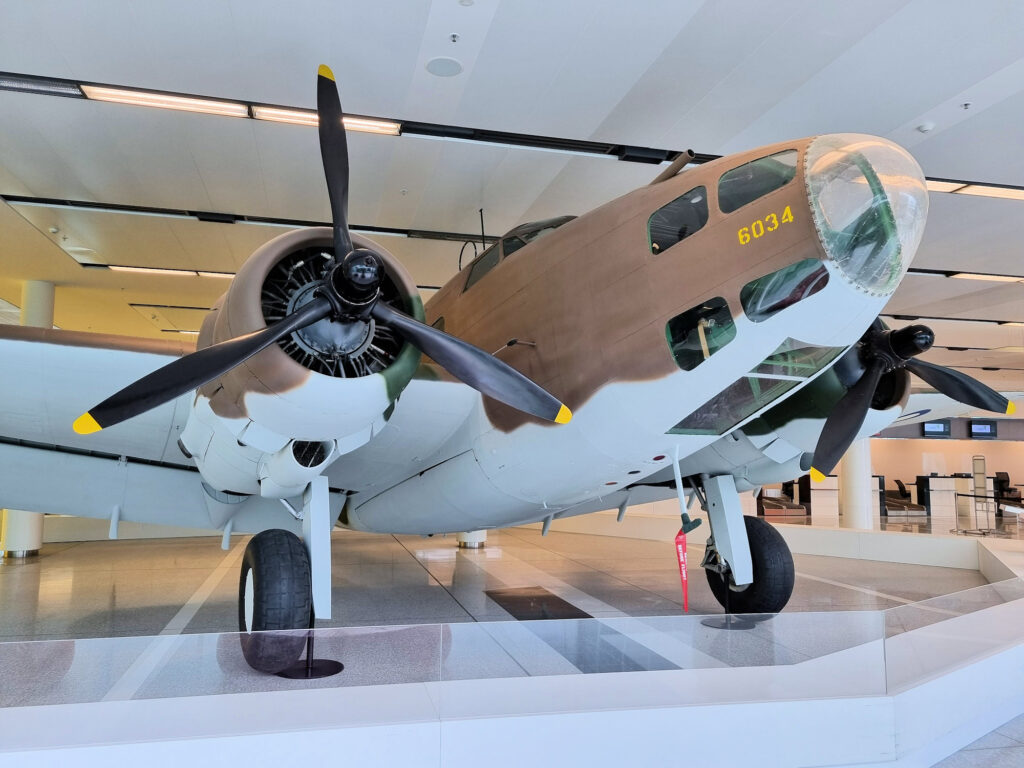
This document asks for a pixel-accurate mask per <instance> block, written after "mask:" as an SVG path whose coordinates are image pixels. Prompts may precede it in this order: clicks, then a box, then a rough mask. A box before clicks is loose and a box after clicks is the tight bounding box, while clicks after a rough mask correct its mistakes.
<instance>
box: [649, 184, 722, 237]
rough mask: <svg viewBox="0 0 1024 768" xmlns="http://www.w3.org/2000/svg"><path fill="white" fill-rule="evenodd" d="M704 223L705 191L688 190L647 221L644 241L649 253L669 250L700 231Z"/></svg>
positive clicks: (706, 198) (705, 218) (700, 188)
mask: <svg viewBox="0 0 1024 768" xmlns="http://www.w3.org/2000/svg"><path fill="white" fill-rule="evenodd" d="M707 221H708V195H707V190H706V189H705V188H704V187H696V188H694V189H691V190H690V191H689V192H687V193H686V194H685V195H682V196H680V197H677V198H676V199H675V200H673V201H672V202H671V203H669V204H668V205H663V206H662V207H661V208H659V209H658V210H656V211H655V212H654V213H653V214H652V215H651V218H650V219H648V220H647V240H648V242H649V244H650V248H651V253H662V252H664V251H666V250H668V249H669V248H671V247H672V246H673V245H675V244H676V243H678V242H679V241H680V240H682V239H684V238H687V237H689V236H690V235H692V234H693V233H694V232H696V231H697V230H699V229H700V228H701V227H703V226H704V225H705V224H706V223H707Z"/></svg>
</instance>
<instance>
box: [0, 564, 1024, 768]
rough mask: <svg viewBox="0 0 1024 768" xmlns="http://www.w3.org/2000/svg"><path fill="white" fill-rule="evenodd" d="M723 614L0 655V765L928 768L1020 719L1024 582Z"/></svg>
mask: <svg viewBox="0 0 1024 768" xmlns="http://www.w3.org/2000/svg"><path fill="white" fill-rule="evenodd" d="M713 619H719V621H718V622H717V623H716V622H715V621H714V620H713ZM720 619H721V617H707V616H661V617H650V618H624V619H623V618H615V619H572V620H550V621H523V622H494V623H471V622H467V623H462V624H440V625H438V624H432V625H413V626H393V627H363V628H344V629H323V630H317V631H316V635H315V636H316V655H317V656H318V657H324V658H332V659H337V660H340V661H342V662H344V664H345V670H344V672H342V673H341V674H339V675H336V676H334V677H328V678H323V679H321V680H316V681H296V680H286V679H283V678H278V677H274V676H268V675H264V674H260V673H256V672H254V671H252V670H251V669H249V668H248V667H247V666H246V664H245V662H244V660H243V659H242V655H241V650H240V645H239V638H238V636H237V635H235V634H202V635H168V636H161V637H129V638H102V639H90V640H61V641H40V642H26V643H4V644H0V680H3V685H2V686H0V754H2V755H3V758H5V759H8V760H13V759H14V758H16V757H26V758H28V759H31V760H32V761H33V764H36V765H51V764H52V765H58V764H61V765H67V764H86V761H94V762H95V761H104V762H106V763H109V764H126V763H127V762H128V761H129V760H130V761H133V762H134V761H137V762H140V763H141V762H143V761H144V762H145V764H147V765H148V766H162V765H171V764H174V765H180V764H181V762H182V761H193V762H195V761H199V764H204V761H209V760H210V758H211V756H212V755H222V756H225V755H231V757H232V759H244V760H249V759H251V760H259V761H260V762H262V763H266V762H267V761H268V760H273V759H278V758H280V759H282V760H288V761H295V760H305V759H309V760H313V759H327V758H334V759H338V758H339V757H340V756H344V758H345V759H346V761H348V762H353V763H354V764H362V763H369V762H370V761H371V760H372V761H373V762H374V763H375V764H385V765H390V764H397V761H399V760H401V761H402V764H404V765H410V766H420V765H430V766H436V765H445V766H470V765H474V766H475V765H478V764H479V760H480V759H481V757H480V756H481V755H484V754H486V756H487V757H486V759H487V762H488V764H489V765H495V766H504V765H509V766H511V765H520V764H522V763H523V761H534V762H535V764H538V765H544V764H555V763H557V762H565V763H566V764H583V763H586V764H590V765H622V764H624V763H625V764H633V765H640V764H644V765H654V764H668V765H671V764H679V763H680V762H681V758H682V756H684V755H685V757H686V760H687V762H689V761H690V760H702V759H707V760H716V761H717V762H718V763H719V764H735V765H741V764H744V765H745V764H755V763H756V764H759V765H872V764H879V763H886V764H896V765H900V764H903V765H911V764H914V765H917V764H921V765H926V764H930V763H928V762H922V760H923V759H926V758H927V759H939V758H941V757H942V756H944V755H946V754H949V753H951V752H952V751H955V750H956V749H958V748H959V747H961V746H963V745H964V744H966V743H969V742H970V741H972V740H973V739H974V738H977V737H978V736H979V735H981V734H982V733H985V732H987V731H988V730H991V729H992V728H994V727H996V726H998V725H999V724H1001V723H1002V722H1004V721H1006V720H1008V719H1010V718H1012V717H1014V716H1016V715H1017V714H1019V713H1020V712H1021V711H1024V684H1022V683H1024V581H1022V580H1020V579H1011V580H1007V581H1004V582H1000V583H997V584H991V585H987V586H984V587H979V588H976V589H972V590H967V591H965V592H960V593H956V594H953V595H947V596H944V597H940V598H935V599H933V600H929V601H926V602H922V603H915V604H911V605H906V606H901V607H899V608H895V609H892V610H889V611H861V612H831V613H783V614H778V615H774V616H758V617H753V618H752V620H750V621H747V622H742V623H739V622H737V623H733V624H731V625H730V624H726V627H725V628H721V621H720ZM89 764H92V763H91V762H90V763H89Z"/></svg>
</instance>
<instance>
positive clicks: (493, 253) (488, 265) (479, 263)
mask: <svg viewBox="0 0 1024 768" xmlns="http://www.w3.org/2000/svg"><path fill="white" fill-rule="evenodd" d="M499 257H500V253H499V251H498V244H497V243H495V244H494V245H492V246H491V247H490V248H488V249H487V250H486V251H484V252H483V253H482V254H480V256H479V257H478V258H477V260H476V261H474V262H473V266H472V267H470V268H469V277H468V278H466V287H465V288H463V290H464V291H468V290H469V289H470V288H472V287H473V286H474V285H476V284H477V283H478V282H480V278H482V277H483V276H484V275H486V274H487V273H488V272H490V271H491V270H492V269H494V268H495V267H496V266H498V260H499Z"/></svg>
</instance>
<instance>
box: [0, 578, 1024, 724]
mask: <svg viewBox="0 0 1024 768" xmlns="http://www.w3.org/2000/svg"><path fill="white" fill-rule="evenodd" d="M294 634H297V635H301V636H304V635H305V633H304V632H296V633H294ZM314 638H315V656H316V657H318V658H328V659H335V660H339V661H341V662H343V663H344V665H345V669H344V671H343V672H341V673H340V674H338V675H335V676H332V677H325V678H322V679H318V680H289V679H284V678H281V677H277V676H274V675H267V674H263V673H260V672H256V671H254V670H253V669H251V668H250V667H249V666H248V664H247V663H246V662H245V659H244V657H243V655H242V650H241V644H240V638H239V635H237V634H233V633H226V634H186V635H168V636H158V637H120V638H95V639H82V640H51V641H34V642H12V643H0V707H25V706H35V705H46V704H72V703H85V702H99V701H127V700H138V699H163V698H173V697H181V696H206V695H215V694H233V693H249V692H261V691H281V690H296V689H309V688H355V687H362V686H387V685H403V684H405V685H408V684H438V683H451V684H452V685H450V686H443V685H432V686H431V690H432V693H431V700H432V701H433V702H434V704H435V706H436V708H437V716H438V717H441V718H444V717H448V716H456V715H458V714H459V713H460V712H461V711H462V710H463V709H464V708H465V707H467V706H469V703H468V702H469V699H468V698H467V696H469V694H468V693H465V694H464V693H460V692H459V691H460V690H464V691H472V690H473V689H474V688H473V686H472V685H471V684H470V683H472V681H488V680H498V679H503V680H514V679H516V678H552V682H551V684H545V685H544V686H541V687H538V688H537V689H536V691H537V692H538V693H537V694H536V695H534V694H524V696H526V698H525V699H520V700H517V701H515V702H512V703H510V702H509V701H507V700H505V699H503V698H502V697H493V698H492V699H487V698H486V697H485V698H484V699H483V700H481V699H480V697H479V696H477V697H476V698H475V699H474V700H473V712H474V714H476V715H480V714H481V713H486V712H493V713H494V714H501V713H510V712H511V711H512V710H513V709H515V708H516V707H522V706H528V707H529V709H530V711H532V712H544V711H572V710H574V709H580V710H582V709H592V708H593V707H594V706H600V705H601V700H600V696H599V695H597V694H595V696H597V698H596V699H581V698H580V695H579V691H578V690H572V689H571V686H568V687H567V686H562V688H565V691H566V693H565V695H560V687H559V685H558V680H555V678H558V679H560V680H562V681H564V680H565V679H566V676H573V677H575V678H577V679H578V678H579V676H595V677H596V676H601V675H612V676H614V675H616V674H617V673H623V672H632V673H637V672H660V673H670V674H662V675H650V676H645V677H643V678H637V677H632V678H630V679H631V680H632V681H633V682H632V683H631V684H630V687H629V688H628V691H629V692H627V693H625V694H623V693H622V691H620V692H619V693H618V694H617V695H620V696H621V695H626V697H627V701H626V703H625V704H623V703H622V702H621V701H620V700H617V701H619V703H617V704H616V706H632V704H630V703H629V702H630V701H633V702H635V704H636V706H649V705H650V701H651V700H652V697H653V700H656V701H664V702H671V703H673V704H675V705H677V706H678V705H687V704H712V703H723V702H740V701H781V700H802V699H817V698H823V697H824V698H836V697H853V696H880V695H884V694H886V693H894V692H898V691H899V690H904V689H906V688H907V687H911V686H913V685H916V684H919V683H921V682H924V681H926V680H928V679H931V678H933V677H935V676H936V675H939V674H943V673H944V672H946V671H948V670H951V669H954V668H957V667H959V666H962V665H964V664H967V663H970V662H971V661H973V660H976V659H978V658H982V657H984V656H988V655H991V654H993V653H997V652H998V651H1000V650H1002V649H1005V648H1009V647H1012V646H1014V645H1017V644H1020V643H1021V642H1024V582H1022V581H1021V580H1019V579H1013V580H1010V581H1005V582H999V583H996V584H990V585H987V586H984V587H978V588H976V589H971V590H967V591H965V592H958V593H956V594H953V595H946V596H943V597H938V598H935V599H933V600H927V601H924V602H921V603H914V604H910V605H906V606H901V607H899V608H895V609H892V610H889V611H846V612H828V613H812V612H791V613H781V614H777V615H765V616H747V617H723V616H658V617H647V618H629V617H624V618H602V619H597V618H593V619H569V620H547V621H508V622H488V623H473V622H467V623H454V624H424V625H411V626H384V627H349V628H337V629H318V630H316V631H315V633H314ZM608 679H611V678H608ZM638 681H642V682H638ZM463 684H465V685H463ZM460 686H462V687H461V688H460ZM446 690H447V691H448V692H446ZM523 690H525V689H523ZM623 690H626V689H623ZM541 692H542V693H541ZM609 695H611V694H609ZM531 697H532V698H531ZM642 702H643V703H642ZM515 711H520V710H518V709H516V710H515Z"/></svg>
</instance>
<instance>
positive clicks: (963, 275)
mask: <svg viewBox="0 0 1024 768" xmlns="http://www.w3.org/2000/svg"><path fill="white" fill-rule="evenodd" d="M950 277H957V278H960V279H961V280H989V281H991V282H993V283H1020V282H1024V277H1014V276H1012V275H983V274H979V273H975V272H957V273H956V274H955V275H950Z"/></svg>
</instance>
